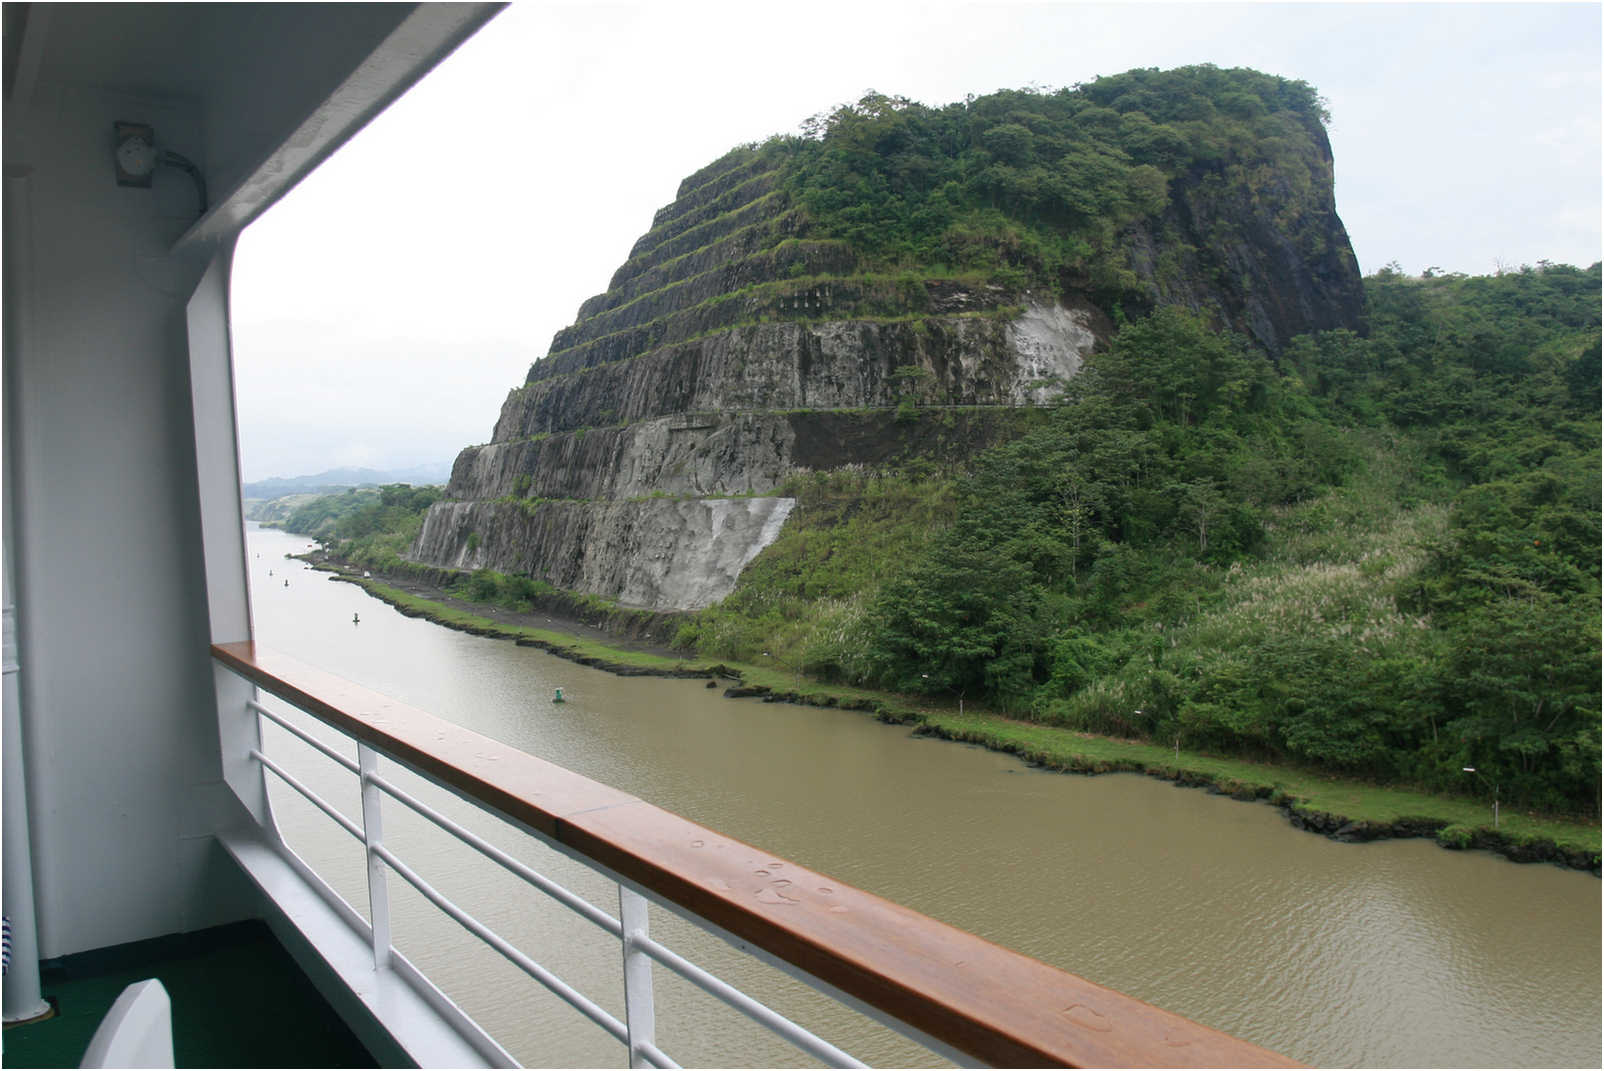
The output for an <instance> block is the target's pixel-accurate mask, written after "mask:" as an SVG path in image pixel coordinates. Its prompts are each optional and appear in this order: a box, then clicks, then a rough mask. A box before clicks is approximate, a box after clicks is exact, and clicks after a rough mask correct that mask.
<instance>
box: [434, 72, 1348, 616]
mask: <svg viewBox="0 0 1604 1071" xmlns="http://www.w3.org/2000/svg"><path fill="white" fill-rule="evenodd" d="M1207 70H1209V71H1212V69H1207ZM1133 73H1141V72H1133ZM1216 73H1218V72H1216ZM1226 73H1227V74H1233V75H1234V72H1226ZM1248 74H1249V75H1251V76H1252V79H1255V80H1244V79H1240V78H1239V79H1236V80H1235V81H1231V82H1230V83H1229V85H1230V86H1231V87H1235V88H1234V89H1233V90H1232V91H1236V90H1240V88H1241V86H1242V85H1247V86H1249V87H1250V88H1253V89H1254V92H1256V93H1258V96H1256V97H1254V98H1253V101H1254V102H1256V103H1253V107H1255V108H1257V109H1258V110H1259V111H1260V112H1262V113H1263V115H1267V116H1270V117H1271V118H1273V119H1274V120H1275V125H1274V126H1273V128H1267V129H1269V131H1270V134H1272V135H1273V136H1274V137H1275V138H1278V139H1279V141H1277V142H1276V144H1275V145H1274V146H1272V148H1273V149H1274V151H1273V152H1270V153H1268V154H1267V153H1266V152H1263V151H1257V150H1254V151H1248V150H1247V149H1245V148H1243V146H1247V145H1248V144H1249V143H1250V142H1251V141H1252V139H1253V138H1254V137H1256V136H1257V135H1256V134H1254V133H1253V131H1254V130H1256V129H1257V127H1254V126H1252V125H1251V124H1247V121H1246V120H1238V119H1229V120H1226V119H1215V120H1210V121H1209V123H1208V124H1207V125H1206V129H1205V130H1204V131H1203V133H1198V132H1197V131H1195V130H1193V129H1192V128H1191V127H1188V126H1187V125H1186V123H1185V122H1183V121H1182V120H1178V119H1177V120H1174V121H1173V122H1171V123H1168V124H1167V125H1166V126H1165V127H1164V129H1163V130H1161V131H1160V132H1159V133H1158V134H1155V133H1153V129H1152V128H1154V123H1153V122H1152V121H1151V120H1149V119H1148V118H1147V116H1146V113H1145V112H1141V111H1138V109H1137V108H1136V107H1134V106H1132V107H1128V108H1126V109H1125V110H1124V111H1123V112H1121V111H1119V110H1117V107H1106V106H1104V104H1103V103H1100V101H1099V96H1098V93H1094V92H1093V90H1098V92H1100V93H1101V95H1102V96H1103V97H1107V96H1108V95H1109V94H1110V93H1114V92H1116V91H1117V90H1119V89H1120V88H1121V86H1120V85H1118V84H1114V85H1109V84H1105V83H1108V82H1109V81H1110V80H1101V81H1099V82H1098V83H1094V84H1093V86H1091V87H1082V88H1079V89H1077V90H1075V91H1073V92H1071V91H1064V92H1063V93H1060V94H1058V95H1056V96H1055V97H1052V98H1047V97H1041V96H1037V95H1033V94H999V95H997V96H996V97H995V98H981V100H980V101H971V102H967V103H966V104H964V105H955V106H952V107H949V108H948V109H944V110H942V111H941V112H934V111H931V110H929V109H921V108H920V106H917V105H910V104H908V103H907V102H896V101H887V99H886V98H879V97H876V98H873V99H870V98H866V99H865V101H864V102H859V105H857V106H852V107H848V108H845V109H842V110H839V111H838V112H837V113H835V115H833V116H832V117H831V120H830V121H829V122H828V123H827V124H825V126H826V127H827V129H824V130H822V132H821V131H815V133H816V134H819V135H820V136H817V137H813V138H801V139H798V138H791V139H783V138H782V139H774V140H772V141H770V142H769V143H767V144H765V145H763V146H758V147H747V148H743V149H738V150H736V151H734V152H732V153H730V154H728V155H727V156H725V157H724V158H723V159H721V160H719V161H717V162H715V163H713V164H711V165H709V166H708V167H706V168H704V169H703V170H702V171H700V172H698V173H696V174H694V175H692V176H690V177H689V178H687V179H686V180H685V181H684V182H683V183H682V185H681V187H680V190H679V193H678V196H677V197H676V198H675V200H674V202H673V203H672V204H670V205H668V206H666V207H664V208H663V209H662V210H660V211H659V212H658V213H657V215H656V217H655V219H654V220H653V225H652V227H651V229H650V230H649V231H648V232H647V233H646V234H645V235H643V236H642V237H641V238H640V240H639V241H638V242H637V243H636V244H635V246H634V248H633V249H632V250H631V253H630V256H629V259H628V260H627V261H626V262H625V263H624V264H623V265H622V266H621V267H620V268H619V269H618V271H617V272H616V273H615V274H614V276H613V278H612V280H611V283H610V284H609V286H608V289H607V290H606V292H605V293H602V294H598V295H597V296H595V297H593V298H591V299H589V300H588V301H586V302H585V303H584V304H583V305H582V306H581V308H580V310H579V315H578V318H577V319H576V321H575V323H574V324H573V325H572V326H570V327H566V328H564V329H563V330H561V331H559V332H558V333H557V335H556V337H555V338H554V339H553V340H552V344H551V347H550V351H549V352H548V354H547V355H546V356H545V357H544V358H543V359H541V360H539V361H537V362H535V364H534V365H533V367H531V369H530V371H529V375H528V378H527V380H526V382H525V383H524V384H523V385H522V386H520V387H518V388H516V389H514V390H513V391H512V392H511V393H510V394H509V395H508V397H507V400H506V402H505V403H504V405H503V406H502V411H501V414H500V417H499V419H498V420H497V421H496V424H495V429H494V432H493V434H492V436H491V441H490V442H489V443H487V444H485V445H481V446H472V447H469V448H467V449H465V450H464V451H463V452H462V454H461V456H459V457H458V459H457V463H456V466H455V469H454V471H453V473H452V478H451V483H450V485H449V487H448V489H447V499H448V501H444V502H441V503H439V504H437V505H436V506H435V507H433V509H432V510H431V512H430V514H429V516H428V518H427V520H426V522H425V525H424V528H423V531H422V533H421V534H420V536H419V538H418V540H417V542H416V544H415V545H414V547H413V551H412V554H413V557H415V558H416V559H418V560H419V561H423V562H427V563H430V564H436V565H448V566H454V567H458V568H464V569H477V568H492V569H496V570H498V571H503V572H513V573H526V574H529V575H532V576H536V577H543V578H545V579H547V580H549V581H550V582H551V583H553V584H555V585H557V586H559V587H562V588H566V589H569V590H574V591H580V592H586V593H590V594H595V595H599V596H602V597H604V598H608V599H613V600H616V601H618V602H621V603H623V604H625V605H633V606H642V607H647V608H651V609H697V608H700V607H703V606H706V605H709V604H711V603H712V602H715V601H717V600H719V599H721V598H722V597H723V596H724V595H726V594H728V592H729V591H730V590H731V589H732V587H733V585H734V583H735V581H736V578H737V577H738V575H739V573H740V570H741V569H742V567H743V566H744V565H745V564H746V563H747V562H748V561H750V560H751V559H752V557H754V556H755V555H756V554H757V553H758V552H759V551H760V550H761V549H762V547H763V546H765V545H767V543H768V542H769V541H771V540H772V539H773V538H774V537H775V535H776V534H777V533H778V531H779V529H780V526H781V525H782V524H783V523H784V521H785V518H786V516H787V515H788V513H789V511H790V509H791V508H792V505H793V503H792V501H791V500H790V499H788V498H784V497H779V496H776V495H775V492H776V491H777V490H778V489H780V488H781V487H782V486H783V484H784V482H785V480H786V479H787V478H788V477H789V476H791V475H792V474H794V473H797V472H801V471H808V470H818V469H830V468H838V467H841V466H844V465H868V466H876V467H884V466H894V465H895V464H896V463H897V462H898V461H899V460H902V459H905V458H908V457H910V456H930V455H932V454H934V455H937V456H945V457H952V458H961V457H962V456H964V455H965V454H967V453H969V452H972V451H973V450H975V449H977V448H979V447H981V446H984V445H986V444H987V443H989V442H992V441H995V440H996V439H997V438H999V437H1000V436H1002V435H1005V434H1006V433H1007V431H1008V428H1009V420H1008V418H1007V416H1006V414H1008V413H1009V412H1012V411H1015V410H1016V409H1017V408H1018V407H1022V406H1032V405H1039V404H1045V403H1048V402H1050V401H1051V399H1052V398H1053V396H1054V395H1055V394H1056V393H1057V392H1058V391H1059V390H1061V389H1062V387H1063V385H1064V384H1065V383H1066V382H1067V381H1068V380H1069V379H1070V378H1071V377H1073V376H1074V375H1075V374H1076V373H1077V372H1078V371H1079V369H1080V368H1081V366H1082V364H1083V362H1085V361H1086V360H1088V359H1089V358H1093V355H1094V354H1095V353H1096V351H1097V350H1098V349H1099V347H1100V346H1101V344H1102V343H1103V342H1105V341H1106V340H1107V339H1108V338H1109V337H1110V336H1111V334H1112V333H1113V332H1114V330H1115V329H1116V323H1117V322H1118V320H1119V319H1120V318H1122V317H1127V316H1130V315H1139V314H1140V313H1141V312H1142V311H1143V310H1145V309H1150V308H1154V307H1157V306H1159V305H1170V304H1179V305H1184V306H1186V307H1189V308H1192V309H1194V310H1196V311H1197V312H1199V313H1200V314H1202V315H1204V316H1206V317H1208V318H1210V319H1212V320H1213V321H1214V322H1215V323H1216V324H1217V325H1219V326H1221V327H1224V328H1230V329H1234V330H1237V331H1239V332H1240V333H1242V334H1244V335H1246V336H1248V337H1250V338H1251V339H1253V340H1254V341H1256V342H1257V343H1258V344H1259V345H1260V346H1261V347H1262V348H1263V349H1264V350H1265V351H1266V352H1267V353H1269V354H1272V355H1273V354H1275V353H1276V352H1278V351H1279V349H1280V348H1281V346H1282V345H1284V344H1285V342H1286V340H1287V339H1289V338H1290V337H1291V336H1292V335H1294V334H1296V333H1298V332H1300V331H1307V330H1310V329H1315V328H1324V327H1335V326H1348V327H1356V326H1359V313H1360V308H1361V305H1360V302H1361V296H1360V294H1361V291H1360V288H1359V286H1360V284H1359V277H1358V272H1357V269H1356V267H1355V265H1354V262H1353V257H1352V252H1351V250H1350V249H1349V247H1348V243H1347V238H1346V235H1345V233H1344V232H1343V230H1342V225H1341V223H1340V221H1338V220H1337V217H1336V214H1335V211H1334V206H1333V205H1332V199H1331V180H1330V166H1331V160H1330V150H1329V147H1328V146H1327V145H1326V144H1325V138H1324V131H1323V128H1322V127H1321V126H1320V124H1319V121H1318V120H1314V121H1313V122H1312V123H1311V122H1310V121H1309V118H1308V116H1307V115H1306V114H1304V113H1305V112H1306V111H1307V104H1306V102H1305V101H1304V99H1303V98H1302V97H1300V96H1297V95H1296V94H1294V95H1293V96H1292V97H1291V98H1289V99H1291V100H1292V104H1291V105H1287V106H1282V105H1279V104H1277V101H1279V100H1280V97H1278V96H1277V94H1280V95H1282V96H1285V95H1286V91H1285V88H1284V87H1285V85H1286V83H1284V82H1282V80H1279V79H1268V76H1263V75H1256V74H1253V73H1252V72H1248ZM1209 77H1212V76H1208V77H1206V78H1205V79H1204V81H1208V78H1209ZM1215 80H1216V81H1217V79H1215ZM1300 85H1301V84H1300ZM1148 88H1149V89H1151V86H1149V87H1148ZM1198 93H1202V94H1203V96H1202V97H1201V98H1200V99H1202V100H1203V101H1204V103H1207V102H1208V94H1209V93H1213V94H1215V95H1217V96H1218V95H1222V94H1224V93H1225V90H1221V89H1219V88H1218V87H1213V88H1209V87H1208V86H1205V88H1204V89H1202V90H1198V91H1197V92H1195V93H1193V96H1197V95H1198ZM1130 98H1131V94H1130V93H1128V92H1127V93H1125V94H1123V95H1122V96H1119V97H1118V98H1117V99H1115V100H1114V103H1115V104H1116V105H1118V104H1119V103H1120V102H1121V101H1124V102H1125V103H1130ZM1144 99H1146V100H1148V103H1147V104H1146V107H1147V109H1148V110H1149V111H1152V112H1154V113H1155V114H1158V115H1161V116H1162V115H1164V114H1165V113H1164V111H1163V109H1162V108H1160V107H1158V106H1157V105H1155V104H1153V103H1151V99H1152V98H1151V96H1150V97H1149V98H1144ZM999 101H1000V103H997V105H996V107H995V108H992V109H991V112H995V114H991V112H988V111H987V107H990V105H987V107H981V105H983V104H986V103H987V102H999ZM1266 101H1268V102H1269V103H1266ZM1011 105H1023V106H1025V107H1028V108H1030V109H1034V110H1033V111H1025V110H1022V108H1021V107H1011ZM1272 105H1273V106H1274V107H1272ZM1210 107H1212V105H1210ZM1232 107H1235V108H1239V109H1240V108H1247V107H1248V105H1246V104H1242V103H1241V102H1237V103H1236V104H1234V105H1232ZM1300 108H1301V109H1302V111H1300V110H1299V109H1300ZM1054 109H1057V110H1056V111H1055V110H1054ZM1276 109H1279V110H1276ZM1192 110H1193V111H1197V110H1199V109H1198V108H1195V107H1194V108H1192ZM1249 110H1250V111H1251V110H1252V109H1249ZM1098 111H1103V112H1107V113H1108V115H1107V116H1098V115H1096V114H1095V113H1096V112H1098ZM1133 114H1134V115H1136V116H1137V117H1138V118H1140V119H1141V120H1142V122H1141V123H1133V122H1132V120H1131V116H1132V115H1133ZM1233 114H1234V113H1233ZM1088 116H1090V117H1091V119H1092V120H1095V121H1084V120H1086V119H1087V117H1088ZM1110 116H1111V117H1112V119H1110V118H1109V117H1110ZM1259 118H1263V116H1259ZM1254 121H1255V122H1257V121H1258V120H1257V119H1255V120H1254ZM921 123H922V124H923V125H921ZM942 124H945V126H943V125H942ZM1144 124H1145V125H1144ZM1245 124H1246V125H1245ZM1260 125H1262V124H1260ZM1128 130H1134V131H1135V134H1130V135H1129V136H1127V133H1128ZM1015 131H1017V132H1018V133H1015ZM1109 131H1113V132H1114V133H1112V134H1111V133H1109ZM1244 131H1246V132H1244ZM1300 132H1301V133H1300ZM1204 134H1207V135H1208V136H1209V137H1211V138H1212V139H1213V140H1212V141H1207V140H1203V136H1204ZM1000 135H1006V137H1003V136H1000ZM1110 138H1115V139H1126V140H1128V141H1129V142H1130V144H1128V145H1127V144H1125V142H1123V141H1121V142H1119V143H1118V144H1116V143H1115V142H1114V141H1110V140H1109V139H1110ZM1188 138H1192V139H1193V140H1196V141H1197V142H1198V144H1197V145H1195V146H1191V145H1190V143H1189V142H1188V141H1187V139H1188ZM1233 138H1234V139H1236V140H1235V141H1233V140H1232V139H1233ZM921 139H922V140H921ZM964 139H967V141H965V140H964ZM1143 139H1146V140H1143ZM1151 144H1158V145H1159V146H1160V149H1159V150H1158V152H1159V155H1158V156H1153V153H1152V152H1150V151H1148V150H1147V149H1144V148H1143V146H1149V148H1150V146H1151ZM1022 145H1023V146H1024V148H1021V146H1022ZM1166 146H1167V148H1166ZM1027 150H1028V151H1027ZM1088 152H1091V153H1093V154H1094V155H1093V156H1092V157H1086V154H1087V153H1088ZM1031 154H1035V155H1034V156H1033V155H1031ZM1077 154H1078V155H1077ZM1149 156H1152V158H1153V159H1159V160H1161V162H1164V163H1165V164H1166V167H1160V166H1158V165H1157V164H1155V163H1151V162H1144V161H1145V160H1147V159H1148V157H1149ZM1038 157H1039V160H1038V159H1037V158H1038ZM1082 157H1086V158H1087V159H1091V160H1092V162H1093V164H1095V165H1096V167H1093V168H1092V169H1091V170H1086V168H1087V167H1088V166H1091V165H1086V164H1084V162H1081V163H1077V162H1076V161H1081V160H1082ZM1055 160H1056V161H1057V162H1056V163H1053V161H1055ZM1040 161H1046V162H1047V163H1046V164H1043V163H1041V162H1040ZM1049 165H1050V167H1051V170H1049ZM1077 168H1079V169H1080V170H1077ZM1166 168H1167V169H1166ZM948 172H950V173H951V174H952V175H953V176H956V177H955V178H952V179H948V180H945V181H943V175H944V174H946V173H948ZM1087 175H1091V176H1094V179H1087V178H1086V177H1085V176H1087ZM910 176H912V177H910ZM1088 182H1095V185H1094V186H1087V185H1083V183H1088ZM999 191H1001V192H999ZM1042 191H1057V192H1054V193H1052V197H1056V198H1057V199H1058V200H1056V201H1054V200H1052V199H1051V198H1049V199H1047V200H1042V198H1043V197H1044V196H1045V195H1044V194H1043V192H1042ZM999 206H1000V207H999ZM866 221H867V222H866Z"/></svg>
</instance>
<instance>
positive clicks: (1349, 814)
mask: <svg viewBox="0 0 1604 1071" xmlns="http://www.w3.org/2000/svg"><path fill="white" fill-rule="evenodd" d="M337 578H338V579H341V580H344V581H347V582H349V583H353V584H357V585H358V586H360V587H362V588H363V589H364V590H366V591H367V592H368V593H369V594H371V595H373V596H374V597H375V598H377V599H380V600H382V601H384V602H386V603H389V604H390V605H391V606H394V607H395V608H396V609H397V610H399V611H400V612H401V613H403V614H405V615H407V616H409V617H421V618H424V619H426V620H429V621H432V622H434V623H436V624H440V625H444V626H446V627H447V628H453V629H457V630H459V631H463V632H471V633H474V634H476V635H482V636H490V637H493V638H498V639H508V640H512V641H514V642H516V643H518V644H520V645H523V646H528V647H537V648H539V649H541V650H544V651H547V652H548V653H550V654H554V655H556V656H558V657H560V658H565V659H569V660H571V661H575V662H579V663H581V664H583V665H588V666H592V667H595V668H598V669H603V670H607V671H609V672H613V673H620V674H625V675H654V676H665V677H691V678H706V679H715V678H724V679H727V680H730V681H732V682H738V683H736V684H735V686H734V687H731V688H728V689H727V690H726V691H725V693H724V694H725V695H728V696H733V697H740V696H756V697H762V698H764V699H767V700H771V701H783V702H794V703H801V704H805V705H810V706H820V707H840V708H844V709H852V710H863V711H866V712H869V713H872V714H875V715H876V716H877V717H879V718H881V719H882V720H884V721H893V722H906V723H914V724H917V726H918V728H917V729H916V730H915V731H916V732H918V733H920V734H924V735H931V736H937V737H941V738H943V739H948V740H954V741H960V742H963V743H970V744H978V745H981V746H983V747H987V748H990V749H992V750H995V751H1002V752H1007V753H1010V754H1014V755H1017V756H1019V757H1020V758H1021V759H1023V760H1025V761H1027V762H1030V763H1033V764H1036V765H1040V766H1043V767H1046V768H1049V769H1055V770H1062V771H1066V772H1075V773H1086V774H1098V773H1114V772H1131V773H1142V774H1147V775H1150V776H1155V777H1162V778H1164V779H1166V780H1172V781H1176V782H1178V783H1181V784H1185V785H1192V786H1196V787H1200V788H1206V789H1209V790H1211V791H1219V792H1223V793H1226V794H1229V795H1232V796H1235V797H1237V798H1241V799H1260V800H1264V801H1266V802H1268V803H1271V804H1273V805H1276V806H1280V807H1282V808H1284V809H1285V810H1286V812H1287V814H1288V817H1289V819H1290V820H1291V821H1292V822H1293V824H1295V825H1297V826H1299V827H1300V828H1304V829H1308V830H1310V831H1312V832H1318V833H1323V834H1326V835H1329V836H1335V837H1337V838H1339V839H1344V840H1374V839H1380V838H1385V837H1398V836H1431V837H1433V838H1434V839H1435V840H1436V841H1437V843H1438V844H1440V845H1442V846H1444V847H1448V848H1484V849H1487V850H1490V851H1496V852H1499V853H1500V854H1503V855H1505V856H1508V857H1509V858H1511V859H1515V860H1517V861H1521V862H1535V861H1546V862H1554V863H1557V864H1559V865H1562V866H1570V867H1574V868H1576V869H1583V870H1592V871H1593V872H1594V873H1595V874H1597V873H1598V872H1599V854H1600V847H1601V843H1600V830H1599V826H1598V825H1596V824H1589V823H1584V822H1575V821H1568V820H1566V819H1563V818H1554V817H1545V816H1541V815H1536V814H1529V813H1522V812H1518V811H1513V810H1505V811H1504V812H1503V813H1502V815H1501V818H1500V823H1499V827H1498V829H1497V830H1494V829H1493V827H1492V821H1491V818H1492V816H1491V813H1490V805H1489V802H1487V801H1479V800H1470V799H1459V798H1454V797H1445V796H1438V795H1431V794H1427V793H1423V792H1414V791H1410V790H1408V789H1403V788H1398V787H1384V786H1378V785H1372V784H1367V783H1364V782H1361V781H1353V780H1344V779H1341V778H1335V777H1327V776H1323V775H1320V774H1316V773H1311V772H1309V771H1306V770H1300V769H1297V768H1295V767H1289V766H1281V765H1272V764H1267V763H1257V762H1249V761H1245V760H1242V759H1231V758H1216V757H1213V756H1210V755H1206V754H1200V753H1196V752H1191V751H1187V750H1184V749H1182V750H1179V751H1177V750H1175V749H1173V748H1165V747H1160V746H1156V745H1153V744H1146V743H1141V742H1137V741H1131V740H1120V739H1115V738H1111V737H1104V736H1096V735H1093V734H1090V733H1083V732H1077V731H1074V730H1072V729H1065V728H1061V727H1057V726H1050V725H1040V724H1034V723H1029V722H1020V721H1014V720H1011V719H1007V718H1003V717H999V716H997V715H994V714H991V713H987V712H975V711H973V710H969V711H967V712H965V713H964V714H962V715H960V714H957V713H955V712H952V711H946V710H936V709H929V708H926V707H916V706H914V705H913V701H912V700H911V699H910V697H907V696H900V695H895V694H892V693H888V692H877V691H872V690H869V689H863V688H853V687H849V686H845V685H835V684H820V683H818V682H815V681H812V680H809V679H807V678H805V677H802V676H799V675H798V674H797V673H795V671H794V670H793V669H791V668H790V667H787V666H783V665H752V664H748V663H743V662H734V661H731V662H711V661H707V660H686V659H677V658H669V657H663V656H661V655H656V654H651V653H649V652H643V651H632V650H627V649H623V648H618V647H612V646H608V645H606V644H603V643H598V642H595V641H590V640H584V639H580V638H577V637H574V636H570V635H568V634H565V633H562V632H558V631H554V630H551V629H539V628H533V627H529V626H526V625H519V624H514V623H510V622H507V621H502V620H497V618H496V617H495V616H494V613H495V612H494V611H493V610H488V609H487V610H486V612H484V613H476V612H473V611H466V610H460V609H456V608H453V607H451V606H448V605H446V604H444V603H441V602H438V601H434V600H431V599H427V598H423V597H421V596H418V595H414V594H410V593H408V592H405V591H402V590H401V589H399V588H396V587H393V586H391V585H389V584H386V583H383V582H382V581H380V580H373V579H364V578H362V577H359V576H354V575H349V574H337Z"/></svg>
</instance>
